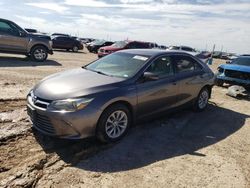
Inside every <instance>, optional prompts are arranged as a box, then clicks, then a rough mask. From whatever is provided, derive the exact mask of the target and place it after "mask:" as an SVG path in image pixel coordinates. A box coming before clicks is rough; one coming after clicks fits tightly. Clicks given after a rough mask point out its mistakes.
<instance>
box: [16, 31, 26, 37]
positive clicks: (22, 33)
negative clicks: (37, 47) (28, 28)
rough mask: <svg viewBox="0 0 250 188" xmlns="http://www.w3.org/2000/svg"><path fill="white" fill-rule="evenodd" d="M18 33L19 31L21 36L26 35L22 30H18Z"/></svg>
mask: <svg viewBox="0 0 250 188" xmlns="http://www.w3.org/2000/svg"><path fill="white" fill-rule="evenodd" d="M18 33H19V36H20V37H26V33H24V32H22V31H18Z"/></svg>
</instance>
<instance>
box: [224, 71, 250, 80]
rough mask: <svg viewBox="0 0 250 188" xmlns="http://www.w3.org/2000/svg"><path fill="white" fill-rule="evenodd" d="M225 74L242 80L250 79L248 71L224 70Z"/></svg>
mask: <svg viewBox="0 0 250 188" xmlns="http://www.w3.org/2000/svg"><path fill="white" fill-rule="evenodd" d="M225 76H227V77H230V78H237V79H242V80H250V73H247V72H241V71H235V70H225Z"/></svg>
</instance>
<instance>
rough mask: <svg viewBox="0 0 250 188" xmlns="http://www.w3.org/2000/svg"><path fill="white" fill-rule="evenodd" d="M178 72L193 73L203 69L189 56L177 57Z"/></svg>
mask: <svg viewBox="0 0 250 188" xmlns="http://www.w3.org/2000/svg"><path fill="white" fill-rule="evenodd" d="M174 58H175V64H176V71H177V72H178V73H181V72H192V71H195V70H200V69H201V68H202V67H201V65H199V63H197V62H196V61H195V60H194V59H193V58H191V57H188V56H175V57H174Z"/></svg>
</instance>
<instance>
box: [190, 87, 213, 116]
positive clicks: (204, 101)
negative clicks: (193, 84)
mask: <svg viewBox="0 0 250 188" xmlns="http://www.w3.org/2000/svg"><path fill="white" fill-rule="evenodd" d="M209 95H210V93H209V90H208V88H207V87H204V88H203V89H202V90H201V91H200V93H199V95H198V97H197V98H196V100H195V102H194V106H193V107H194V110H195V111H197V112H201V111H203V110H205V109H206V107H207V105H208V100H209Z"/></svg>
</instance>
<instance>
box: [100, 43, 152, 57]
mask: <svg viewBox="0 0 250 188" xmlns="http://www.w3.org/2000/svg"><path fill="white" fill-rule="evenodd" d="M150 44H151V43H149V42H139V41H117V42H115V43H114V44H112V45H111V46H104V47H101V48H100V49H99V50H98V57H99V58H101V57H103V56H106V55H108V54H111V53H113V52H116V51H119V50H124V49H138V48H143V49H145V48H152V47H151V45H150Z"/></svg>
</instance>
